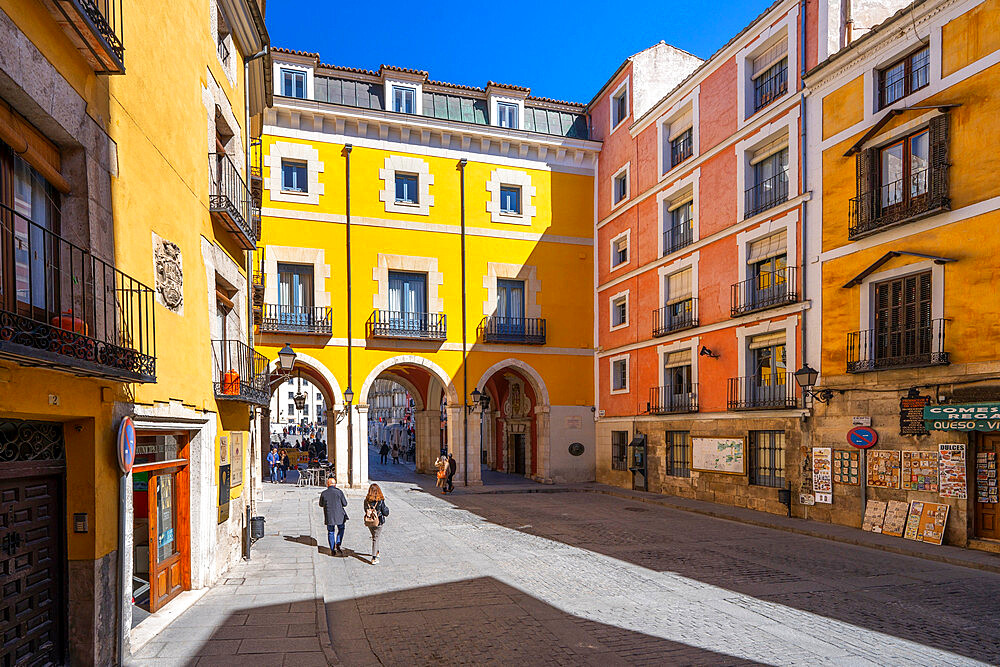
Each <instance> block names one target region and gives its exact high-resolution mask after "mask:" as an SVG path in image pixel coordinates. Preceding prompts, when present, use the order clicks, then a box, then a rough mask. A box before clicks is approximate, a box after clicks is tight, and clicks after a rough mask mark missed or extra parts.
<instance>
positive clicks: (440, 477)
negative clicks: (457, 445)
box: [434, 454, 448, 493]
mask: <svg viewBox="0 0 1000 667" xmlns="http://www.w3.org/2000/svg"><path fill="white" fill-rule="evenodd" d="M434 467H435V468H437V484H436V485H435V486H437V487H438V488H439V489H441V492H442V493H447V491H445V490H444V487H445V484H446V483H447V482H445V480H446V479H447V477H448V459H446V458H445V456H444V454H442V455H441V456H439V457H437V461H435V462H434Z"/></svg>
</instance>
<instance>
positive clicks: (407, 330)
mask: <svg viewBox="0 0 1000 667" xmlns="http://www.w3.org/2000/svg"><path fill="white" fill-rule="evenodd" d="M365 328H366V329H367V333H368V337H369V338H414V339H418V340H444V339H445V338H447V334H448V327H447V319H446V316H445V315H441V314H438V313H408V312H402V311H398V310H376V311H373V312H372V314H371V317H369V318H368V322H367V324H366V327H365Z"/></svg>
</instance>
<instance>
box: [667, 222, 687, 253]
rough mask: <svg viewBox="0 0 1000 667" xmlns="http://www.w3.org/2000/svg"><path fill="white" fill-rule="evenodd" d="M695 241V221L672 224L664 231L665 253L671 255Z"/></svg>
mask: <svg viewBox="0 0 1000 667" xmlns="http://www.w3.org/2000/svg"><path fill="white" fill-rule="evenodd" d="M692 243H694V221H693V220H687V221H686V222H681V223H678V224H676V225H671V226H670V227H668V228H667V229H666V230H665V231H664V232H663V254H664V255H669V254H670V253H672V252H677V251H678V250H680V249H681V248H684V247H685V246H689V245H691V244H692Z"/></svg>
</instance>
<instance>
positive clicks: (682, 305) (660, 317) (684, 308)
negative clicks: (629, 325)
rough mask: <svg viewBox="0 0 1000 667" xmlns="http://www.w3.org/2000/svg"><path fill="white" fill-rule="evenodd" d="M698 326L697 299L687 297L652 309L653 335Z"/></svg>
mask: <svg viewBox="0 0 1000 667" xmlns="http://www.w3.org/2000/svg"><path fill="white" fill-rule="evenodd" d="M696 326H698V299H688V300H686V301H679V302H677V303H673V304H670V305H669V306H664V307H663V308H657V309H656V310H654V311H653V336H654V337H657V336H666V335H667V334H668V333H673V332H674V331H681V330H683V329H690V328H692V327H696Z"/></svg>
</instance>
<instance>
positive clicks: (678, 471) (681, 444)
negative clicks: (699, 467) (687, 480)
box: [666, 431, 691, 477]
mask: <svg viewBox="0 0 1000 667" xmlns="http://www.w3.org/2000/svg"><path fill="white" fill-rule="evenodd" d="M666 444H667V456H666V459H667V460H666V463H667V465H666V472H667V474H668V475H670V476H671V477H690V476H691V436H690V434H689V433H688V432H687V431H667V434H666Z"/></svg>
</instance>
